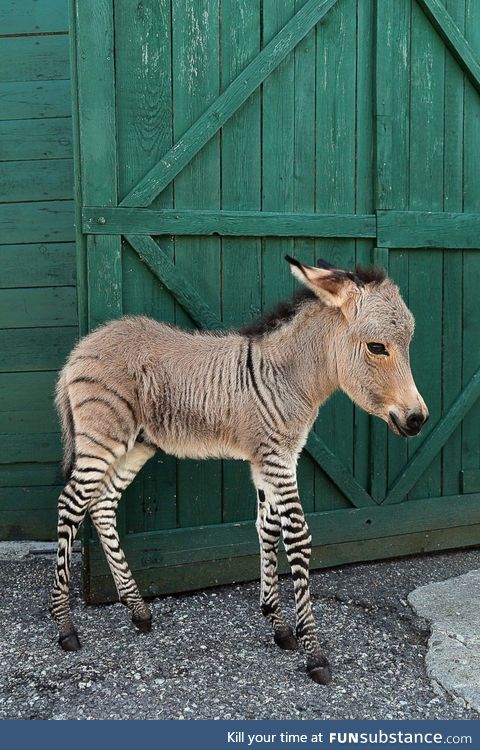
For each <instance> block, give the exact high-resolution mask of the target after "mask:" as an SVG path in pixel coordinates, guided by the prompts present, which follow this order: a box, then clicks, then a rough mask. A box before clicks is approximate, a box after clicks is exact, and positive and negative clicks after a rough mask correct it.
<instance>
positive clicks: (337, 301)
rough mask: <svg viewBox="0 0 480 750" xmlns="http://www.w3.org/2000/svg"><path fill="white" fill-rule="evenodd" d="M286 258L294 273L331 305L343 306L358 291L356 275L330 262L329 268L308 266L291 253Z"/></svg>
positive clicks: (326, 303) (324, 301) (325, 302)
mask: <svg viewBox="0 0 480 750" xmlns="http://www.w3.org/2000/svg"><path fill="white" fill-rule="evenodd" d="M285 260H287V261H288V262H289V263H290V266H291V271H292V273H293V275H294V276H295V277H296V278H297V279H298V280H299V281H300V282H301V283H302V284H305V286H308V288H309V289H311V290H312V292H314V293H315V294H316V295H317V297H319V298H320V299H321V300H322V302H323V303H324V304H325V305H328V306H329V307H343V305H344V304H345V303H346V302H347V301H348V300H349V299H350V298H351V297H352V294H353V293H354V292H355V291H358V287H357V285H356V283H355V279H354V276H353V274H351V273H349V272H348V271H343V270H341V269H338V268H334V267H333V266H331V265H330V264H327V265H328V267H327V268H323V267H322V268H315V267H314V266H306V265H304V264H303V263H300V261H298V260H296V259H295V258H292V257H291V256H290V255H286V256H285ZM325 263H326V261H325Z"/></svg>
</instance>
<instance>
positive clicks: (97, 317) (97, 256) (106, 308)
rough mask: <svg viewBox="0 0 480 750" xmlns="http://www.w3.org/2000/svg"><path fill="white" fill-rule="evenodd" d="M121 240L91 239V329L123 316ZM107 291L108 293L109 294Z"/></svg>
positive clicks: (89, 254) (89, 280)
mask: <svg viewBox="0 0 480 750" xmlns="http://www.w3.org/2000/svg"><path fill="white" fill-rule="evenodd" d="M121 249H122V248H121V241H120V237H118V236H114V235H111V236H108V237H95V236H93V237H92V236H91V235H90V236H89V237H88V238H87V252H88V256H87V269H88V271H87V273H88V292H89V294H88V302H89V308H88V328H89V330H90V331H92V330H93V329H94V328H97V326H99V325H102V324H103V323H105V322H106V321H107V320H113V319H115V318H119V317H120V316H121V314H122V252H121ZM106 290H107V293H106Z"/></svg>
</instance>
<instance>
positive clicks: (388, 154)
mask: <svg viewBox="0 0 480 750" xmlns="http://www.w3.org/2000/svg"><path fill="white" fill-rule="evenodd" d="M410 21H411V2H401V3H398V2H396V0H387V1H386V2H381V3H377V5H376V21H375V24H376V43H375V44H376V50H375V68H376V70H375V97H374V99H375V104H374V107H375V135H376V138H375V208H376V209H377V210H378V209H392V208H396V209H406V208H408V201H409V159H410V154H409V146H410V134H409V131H410V85H411V66H410V54H411V44H410V37H411V34H410ZM377 244H378V245H383V242H382V240H381V239H380V238H378V239H377ZM381 252H383V253H385V254H388V265H389V273H390V275H391V277H392V279H393V280H394V281H395V282H396V283H397V284H398V285H399V286H400V289H401V292H402V295H403V297H404V299H405V301H406V303H407V304H408V254H407V253H404V252H394V253H392V252H388V251H386V250H385V249H383V250H382V251H381ZM385 262H387V261H386V260H385ZM370 429H371V435H372V438H371V440H372V448H373V449H375V446H377V447H378V448H379V450H380V453H379V454H378V455H382V456H383V457H384V458H385V454H386V462H387V464H386V467H385V468H382V469H381V471H380V474H378V469H380V467H377V471H376V470H375V467H374V472H373V475H374V476H373V486H374V488H377V489H374V491H376V492H377V493H378V494H377V498H378V499H381V498H382V497H384V496H385V489H386V488H385V480H386V481H387V484H389V483H390V482H391V481H392V480H393V479H395V478H396V476H397V475H398V473H399V472H400V471H401V470H402V469H403V467H404V466H405V464H406V463H407V461H408V448H407V444H406V441H405V440H401V439H399V438H398V437H397V436H396V435H393V434H391V433H390V432H388V433H386V432H385V428H383V436H382V434H381V433H382V427H381V426H380V425H379V424H378V422H377V420H376V419H375V418H370ZM382 437H383V439H384V441H385V442H384V443H383V445H384V448H383V447H382ZM375 455H377V451H376V450H375V454H374V456H375ZM374 461H375V458H374ZM385 475H386V476H385ZM379 483H380V485H381V486H380V487H378V484H379ZM367 486H368V485H367Z"/></svg>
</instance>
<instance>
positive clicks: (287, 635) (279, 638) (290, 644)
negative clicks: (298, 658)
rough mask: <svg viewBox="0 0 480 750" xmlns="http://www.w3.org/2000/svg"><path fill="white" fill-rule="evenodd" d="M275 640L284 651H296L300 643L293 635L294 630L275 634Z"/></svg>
mask: <svg viewBox="0 0 480 750" xmlns="http://www.w3.org/2000/svg"><path fill="white" fill-rule="evenodd" d="M273 640H274V641H275V643H276V644H277V646H279V647H280V648H282V649H283V650H284V651H296V650H297V648H298V641H297V639H296V638H295V636H294V635H293V631H292V630H285V631H283V632H282V631H280V632H278V631H277V632H275V633H274V634H273Z"/></svg>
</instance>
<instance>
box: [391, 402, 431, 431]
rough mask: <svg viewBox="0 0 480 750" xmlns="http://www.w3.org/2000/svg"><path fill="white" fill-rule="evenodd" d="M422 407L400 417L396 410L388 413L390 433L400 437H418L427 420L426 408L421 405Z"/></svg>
mask: <svg viewBox="0 0 480 750" xmlns="http://www.w3.org/2000/svg"><path fill="white" fill-rule="evenodd" d="M422 407H423V408H422ZM422 407H420V408H416V409H412V410H410V411H407V412H406V413H404V415H402V416H401V415H400V414H399V412H398V411H396V410H393V409H392V410H391V411H389V413H388V425H389V427H390V429H391V430H392V432H394V433H395V434H397V435H401V436H402V437H414V436H415V435H418V433H419V432H420V430H421V429H422V427H423V425H424V424H425V422H426V421H427V420H428V418H429V413H428V409H427V407H426V406H425V405H422Z"/></svg>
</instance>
